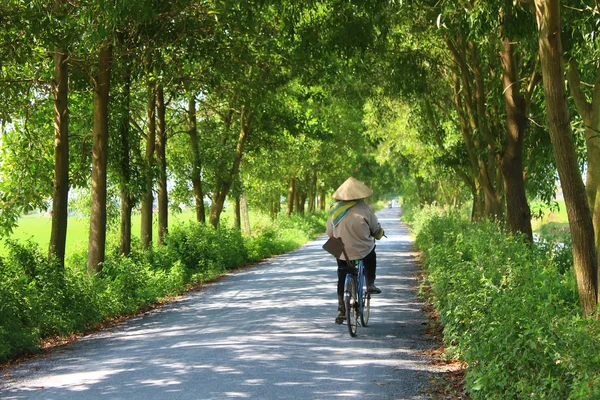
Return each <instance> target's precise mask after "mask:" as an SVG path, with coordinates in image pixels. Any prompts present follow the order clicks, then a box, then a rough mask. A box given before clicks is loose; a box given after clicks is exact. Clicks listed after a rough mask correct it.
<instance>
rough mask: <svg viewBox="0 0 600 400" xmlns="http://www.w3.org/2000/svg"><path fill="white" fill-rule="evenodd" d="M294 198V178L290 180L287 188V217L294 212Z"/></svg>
mask: <svg viewBox="0 0 600 400" xmlns="http://www.w3.org/2000/svg"><path fill="white" fill-rule="evenodd" d="M295 198H296V178H291V179H290V184H289V186H288V198H287V211H286V215H287V216H288V217H291V216H292V213H293V212H294V199H295Z"/></svg>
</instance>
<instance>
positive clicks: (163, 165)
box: [156, 84, 169, 246]
mask: <svg viewBox="0 0 600 400" xmlns="http://www.w3.org/2000/svg"><path fill="white" fill-rule="evenodd" d="M165 113H166V109H165V93H164V88H163V86H162V84H159V85H158V88H157V91H156V116H157V121H158V130H157V142H156V161H157V164H158V245H159V246H162V245H163V244H164V242H165V237H166V236H167V232H168V230H169V193H168V190H167V129H166V121H165Z"/></svg>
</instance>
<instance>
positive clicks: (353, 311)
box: [344, 274, 358, 337]
mask: <svg viewBox="0 0 600 400" xmlns="http://www.w3.org/2000/svg"><path fill="white" fill-rule="evenodd" d="M344 303H345V306H346V321H347V322H348V332H350V336H352V337H354V336H356V327H357V326H358V298H357V297H356V280H355V279H354V277H353V276H352V275H351V274H348V275H346V282H345V284H344Z"/></svg>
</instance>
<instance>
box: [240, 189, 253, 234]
mask: <svg viewBox="0 0 600 400" xmlns="http://www.w3.org/2000/svg"><path fill="white" fill-rule="evenodd" d="M240 206H241V209H242V210H241V211H242V229H243V230H244V232H246V234H247V235H248V236H250V235H251V234H252V230H251V228H250V212H249V211H248V200H247V199H246V193H245V192H242V195H241V196H240Z"/></svg>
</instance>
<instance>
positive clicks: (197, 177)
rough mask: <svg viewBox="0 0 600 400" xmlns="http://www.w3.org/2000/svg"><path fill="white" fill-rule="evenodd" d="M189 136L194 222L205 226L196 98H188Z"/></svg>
mask: <svg viewBox="0 0 600 400" xmlns="http://www.w3.org/2000/svg"><path fill="white" fill-rule="evenodd" d="M188 118H189V123H190V127H189V134H190V147H191V152H192V186H193V188H194V198H195V200H196V221H197V222H199V223H201V224H205V223H206V216H205V212H204V192H203V191H202V180H201V176H202V175H201V172H202V162H201V160H200V148H199V147H198V125H197V122H196V98H195V97H194V96H193V95H192V96H190V101H189V103H188Z"/></svg>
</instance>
